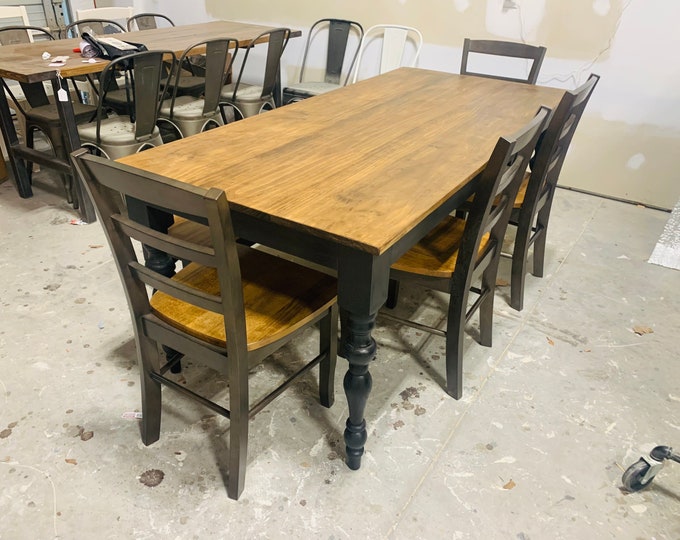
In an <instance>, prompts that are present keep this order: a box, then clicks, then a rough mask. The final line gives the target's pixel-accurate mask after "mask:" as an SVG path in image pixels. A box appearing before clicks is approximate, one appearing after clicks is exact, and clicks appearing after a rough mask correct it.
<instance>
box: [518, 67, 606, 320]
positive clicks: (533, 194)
mask: <svg viewBox="0 0 680 540" xmlns="http://www.w3.org/2000/svg"><path fill="white" fill-rule="evenodd" d="M599 79H600V77H599V76H598V75H594V74H593V75H591V76H590V77H589V78H588V80H587V81H586V82H585V83H584V84H582V85H581V86H580V87H578V88H577V89H576V90H574V91H573V92H565V94H564V97H563V98H562V100H561V101H560V104H559V105H558V106H557V108H556V109H555V112H554V113H553V116H552V118H551V120H550V123H549V124H548V128H547V129H546V131H545V134H544V135H543V137H542V138H541V140H540V141H539V143H538V147H537V149H536V155H535V157H534V159H532V164H531V173H527V174H526V175H525V177H524V180H523V182H522V185H521V186H520V189H519V192H518V194H517V197H516V198H515V205H514V208H513V211H512V214H511V215H510V224H511V225H514V226H515V227H517V232H516V234H515V245H514V248H513V252H512V271H511V278H510V305H511V306H512V307H513V308H514V309H516V310H517V311H521V310H522V308H523V307H524V281H525V277H526V274H527V267H528V256H529V248H530V247H531V246H532V245H533V247H534V250H533V253H534V257H533V272H532V274H533V275H534V276H536V277H543V266H544V261H545V244H546V237H547V235H548V220H549V219H550V209H551V207H552V200H553V197H554V195H555V189H556V187H557V180H558V179H559V176H560V172H561V170H562V165H563V163H564V158H565V157H566V155H567V151H568V150H569V145H570V144H571V139H572V137H573V136H574V132H575V131H576V127H577V126H578V123H579V120H580V119H581V115H582V114H583V111H584V110H585V108H586V105H587V104H588V100H589V99H590V96H591V95H592V93H593V90H594V89H595V86H596V85H597V82H598V81H599Z"/></svg>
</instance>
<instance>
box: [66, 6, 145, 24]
mask: <svg viewBox="0 0 680 540" xmlns="http://www.w3.org/2000/svg"><path fill="white" fill-rule="evenodd" d="M134 12H135V8H133V7H100V8H91V9H77V10H76V21H81V20H83V19H109V20H111V19H113V20H117V21H118V20H121V21H127V20H128V19H129V18H130V17H132V15H133V14H134Z"/></svg>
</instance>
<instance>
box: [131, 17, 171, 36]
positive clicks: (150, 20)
mask: <svg viewBox="0 0 680 540" xmlns="http://www.w3.org/2000/svg"><path fill="white" fill-rule="evenodd" d="M168 26H175V23H174V22H172V20H171V19H170V17H166V16H165V15H162V14H161V13H138V14H137V15H133V16H132V17H130V18H129V19H128V20H127V29H128V32H132V31H134V30H153V29H154V28H160V27H168Z"/></svg>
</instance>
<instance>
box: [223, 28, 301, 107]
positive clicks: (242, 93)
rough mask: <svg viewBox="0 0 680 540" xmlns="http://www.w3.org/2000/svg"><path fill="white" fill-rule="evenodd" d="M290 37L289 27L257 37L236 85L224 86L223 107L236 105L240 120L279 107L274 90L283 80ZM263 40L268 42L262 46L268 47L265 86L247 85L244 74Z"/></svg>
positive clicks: (269, 31)
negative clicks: (285, 55)
mask: <svg viewBox="0 0 680 540" xmlns="http://www.w3.org/2000/svg"><path fill="white" fill-rule="evenodd" d="M289 38H290V29H289V28H275V29H273V30H268V31H267V32H263V33H262V34H260V35H259V36H257V37H256V38H255V39H253V41H252V43H251V44H250V46H248V47H247V48H246V53H245V56H244V58H243V63H242V64H241V70H240V71H239V74H238V78H237V79H236V82H235V83H231V84H228V85H226V86H224V87H223V88H222V95H221V104H222V105H223V106H225V105H230V106H232V107H233V108H234V111H235V113H236V114H237V118H236V119H237V120H238V119H239V118H247V117H249V116H255V115H256V114H260V113H261V112H263V111H266V110H271V109H274V108H275V107H276V103H275V100H274V91H275V89H276V87H277V83H278V81H279V68H280V65H281V55H282V54H283V51H284V50H285V48H286V45H287V44H288V39H289ZM263 41H266V43H263V44H260V45H259V47H260V48H263V47H267V56H266V60H265V68H264V74H263V78H262V84H246V83H245V82H243V74H244V72H245V70H246V68H247V67H248V59H249V58H250V54H251V52H252V50H253V48H254V47H255V45H256V44H257V43H262V42H263ZM223 108H224V107H223Z"/></svg>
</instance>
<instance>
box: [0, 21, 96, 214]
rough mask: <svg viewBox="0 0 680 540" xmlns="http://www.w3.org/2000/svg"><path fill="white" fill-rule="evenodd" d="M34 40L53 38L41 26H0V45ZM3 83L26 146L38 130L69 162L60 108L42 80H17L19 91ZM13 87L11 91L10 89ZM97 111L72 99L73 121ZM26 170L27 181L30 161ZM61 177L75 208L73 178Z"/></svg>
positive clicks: (88, 117) (76, 90)
mask: <svg viewBox="0 0 680 540" xmlns="http://www.w3.org/2000/svg"><path fill="white" fill-rule="evenodd" d="M34 39H38V40H45V41H49V40H53V39H54V37H53V36H52V34H50V33H49V32H48V31H47V30H45V29H44V28H40V27H37V26H6V27H4V28H0V45H15V44H19V43H30V42H32V41H33V40H34ZM69 80H70V79H69ZM2 82H3V85H4V87H5V91H6V92H7V94H8V95H9V97H10V98H11V99H12V102H13V103H14V106H15V108H16V110H17V111H18V112H19V114H20V115H21V116H23V118H24V122H23V124H24V130H25V133H24V139H25V142H26V146H27V147H29V148H33V147H34V142H35V132H36V131H40V132H41V133H42V134H43V135H44V136H45V137H46V138H47V141H48V142H49V143H50V146H51V147H52V151H53V152H54V155H55V156H56V157H58V158H62V159H63V160H64V161H68V155H67V153H66V144H65V141H64V137H63V130H62V125H61V120H60V119H59V111H58V110H57V106H56V105H55V104H54V102H53V100H52V101H50V99H49V97H48V95H47V92H46V91H45V86H44V85H43V83H42V82H37V83H23V82H22V83H19V87H20V88H21V92H20V93H18V92H16V90H17V88H16V86H15V85H11V86H10V85H8V84H7V83H6V82H5V81H4V79H3V81H2ZM71 82H72V83H73V90H74V93H75V94H76V95H79V93H78V89H77V88H76V86H75V82H74V81H72V80H71ZM13 86H14V90H13V89H12V87H13ZM96 113H97V108H96V107H94V106H92V105H87V104H84V103H82V102H80V101H74V102H73V114H74V116H75V120H76V123H84V122H89V121H91V120H92V119H93V118H94V117H95V115H96ZM26 169H27V172H28V177H29V181H30V180H31V177H32V174H33V164H32V163H27V164H26ZM61 177H62V182H63V184H64V190H65V191H66V199H67V200H68V202H70V203H72V204H73V206H74V207H75V208H78V198H77V196H76V192H75V190H74V186H73V178H72V177H71V176H70V175H66V174H62V175H61Z"/></svg>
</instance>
